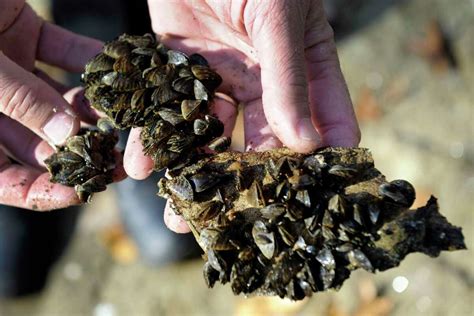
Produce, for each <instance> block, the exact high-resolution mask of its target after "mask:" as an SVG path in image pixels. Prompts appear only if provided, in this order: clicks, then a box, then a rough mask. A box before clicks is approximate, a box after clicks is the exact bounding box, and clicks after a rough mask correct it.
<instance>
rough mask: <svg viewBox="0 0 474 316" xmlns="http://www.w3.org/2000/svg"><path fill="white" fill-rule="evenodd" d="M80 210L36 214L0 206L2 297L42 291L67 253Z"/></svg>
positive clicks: (0, 286) (0, 293) (0, 276)
mask: <svg viewBox="0 0 474 316" xmlns="http://www.w3.org/2000/svg"><path fill="white" fill-rule="evenodd" d="M78 211H79V208H78V207H73V208H69V209H66V210H57V211H51V212H43V213H40V212H34V211H29V210H23V209H18V208H14V207H9V206H5V205H0V297H15V296H21V295H27V294H32V293H35V292H38V291H40V290H41V289H42V288H43V286H44V284H45V282H46V278H47V275H48V272H49V270H50V268H51V266H52V264H53V263H54V262H55V261H56V260H57V259H58V258H59V256H60V255H61V254H62V252H63V251H64V249H65V247H66V245H67V243H68V242H69V240H70V238H71V235H72V233H73V231H74V226H75V223H76V220H77V215H78Z"/></svg>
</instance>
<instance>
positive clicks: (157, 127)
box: [82, 34, 230, 170]
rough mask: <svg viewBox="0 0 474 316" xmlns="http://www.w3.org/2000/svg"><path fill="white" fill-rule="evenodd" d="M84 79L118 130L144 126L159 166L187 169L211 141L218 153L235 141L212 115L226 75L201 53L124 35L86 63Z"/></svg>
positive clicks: (90, 95) (88, 92)
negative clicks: (182, 50)
mask: <svg viewBox="0 0 474 316" xmlns="http://www.w3.org/2000/svg"><path fill="white" fill-rule="evenodd" d="M82 80H83V82H84V84H85V86H86V89H85V95H86V98H87V99H88V100H89V101H90V103H91V105H92V106H93V107H94V108H96V109H98V110H99V111H101V112H103V113H105V114H107V116H108V117H109V118H110V119H111V120H112V121H113V122H114V123H115V125H116V126H117V127H118V128H129V127H143V130H142V133H141V139H142V142H143V144H144V147H145V153H146V154H148V155H149V156H151V158H152V159H153V161H154V162H155V169H156V170H161V169H163V168H179V167H182V166H183V165H185V164H187V163H189V162H190V161H191V160H192V159H193V158H194V157H195V156H196V154H197V153H198V149H199V148H200V147H202V146H204V145H207V144H209V143H211V141H212V143H211V146H213V149H215V150H216V151H219V150H220V151H222V150H225V149H226V148H227V147H228V145H229V143H230V142H229V141H228V140H227V139H220V138H218V137H219V136H221V135H222V133H223V130H224V129H223V125H222V123H221V122H220V121H219V120H218V119H217V118H215V117H212V116H210V115H209V103H210V102H211V101H212V98H213V96H214V92H215V90H216V89H217V87H218V86H219V85H220V84H221V82H222V79H221V77H220V76H219V75H218V74H217V73H216V72H214V71H213V70H212V69H211V68H209V64H208V62H207V60H206V59H205V58H204V57H203V56H201V55H199V54H193V55H190V56H188V55H186V54H184V53H183V52H179V51H175V50H169V49H168V48H166V47H165V46H164V45H163V44H161V43H159V42H157V41H156V40H155V38H154V36H153V35H150V34H146V35H144V36H132V35H127V34H124V35H121V36H120V37H118V38H117V39H116V40H114V41H111V42H109V43H106V44H105V45H104V49H103V51H102V52H101V53H100V54H98V55H97V56H95V57H94V58H93V59H91V60H90V61H89V62H88V63H87V65H86V68H85V72H84V74H83V77H82ZM214 139H216V140H215V141H214Z"/></svg>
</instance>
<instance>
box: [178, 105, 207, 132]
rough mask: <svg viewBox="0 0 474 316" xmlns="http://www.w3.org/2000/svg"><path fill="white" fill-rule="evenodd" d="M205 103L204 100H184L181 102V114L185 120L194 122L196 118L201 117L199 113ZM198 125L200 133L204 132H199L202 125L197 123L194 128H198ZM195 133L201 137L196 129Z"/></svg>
mask: <svg viewBox="0 0 474 316" xmlns="http://www.w3.org/2000/svg"><path fill="white" fill-rule="evenodd" d="M204 103H205V101H203V100H183V101H182V102H181V114H182V115H183V118H184V119H185V120H186V121H192V120H194V119H195V118H197V116H198V115H199V111H200V109H201V105H202V104H204ZM201 121H202V120H201ZM196 124H198V125H199V126H198V132H201V131H202V130H199V127H203V126H202V124H200V123H195V124H194V127H196ZM207 125H208V124H207ZM194 132H195V134H196V135H200V134H198V133H196V129H194ZM201 135H202V134H201Z"/></svg>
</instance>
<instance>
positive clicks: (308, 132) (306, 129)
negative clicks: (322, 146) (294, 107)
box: [298, 118, 321, 143]
mask: <svg viewBox="0 0 474 316" xmlns="http://www.w3.org/2000/svg"><path fill="white" fill-rule="evenodd" d="M298 136H299V137H300V138H301V139H302V140H305V141H310V142H313V143H319V142H321V137H320V136H319V134H318V132H316V129H315V128H314V126H313V123H312V122H311V119H309V118H304V119H301V120H300V121H299V124H298Z"/></svg>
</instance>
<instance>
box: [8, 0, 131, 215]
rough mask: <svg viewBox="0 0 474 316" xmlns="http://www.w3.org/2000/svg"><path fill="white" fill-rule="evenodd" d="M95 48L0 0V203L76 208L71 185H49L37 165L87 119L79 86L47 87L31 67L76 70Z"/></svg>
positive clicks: (11, 0)
mask: <svg viewBox="0 0 474 316" xmlns="http://www.w3.org/2000/svg"><path fill="white" fill-rule="evenodd" d="M101 47H102V43H101V42H100V41H97V40H93V39H90V38H86V37H83V36H79V35H76V34H73V33H71V32H69V31H66V30H64V29H62V28H60V27H58V26H55V25H53V24H50V23H47V22H44V21H43V20H42V19H41V18H39V17H38V16H37V15H36V13H35V12H34V11H33V10H32V9H31V7H30V6H29V5H27V4H25V1H24V0H0V204H6V205H12V206H16V207H21V208H27V209H35V210H51V209H57V208H63V207H67V206H69V205H73V204H78V203H79V200H78V198H77V196H76V194H75V191H74V189H73V188H69V187H65V186H62V185H59V184H53V183H50V182H49V174H48V173H47V172H46V170H45V168H44V163H43V160H44V159H45V158H46V157H48V156H49V155H51V154H52V153H53V152H54V150H53V148H52V145H60V144H62V143H64V141H65V139H66V138H67V137H69V136H71V135H74V134H75V133H76V132H77V131H78V129H79V126H80V122H81V119H83V120H87V121H89V122H91V121H93V119H94V118H93V115H92V114H91V113H90V112H89V111H87V110H86V105H85V104H84V102H83V101H82V98H80V97H78V93H79V91H80V90H79V89H72V90H71V89H69V88H66V87H64V86H63V85H61V84H59V83H57V82H55V81H54V80H53V79H51V78H49V77H48V76H47V75H46V74H44V73H42V72H41V71H39V70H37V69H35V62H36V61H37V60H40V61H43V62H45V63H48V64H50V65H53V66H57V67H59V68H62V69H64V70H67V71H73V72H81V71H82V70H83V68H84V65H85V63H86V62H87V60H88V59H89V58H91V57H92V56H94V55H95V54H96V53H97V52H98V51H99V50H100V48H101ZM12 159H13V160H14V161H15V162H13V161H12ZM122 173H123V172H122ZM116 177H117V179H118V178H121V177H123V175H121V172H120V170H117V174H116Z"/></svg>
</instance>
